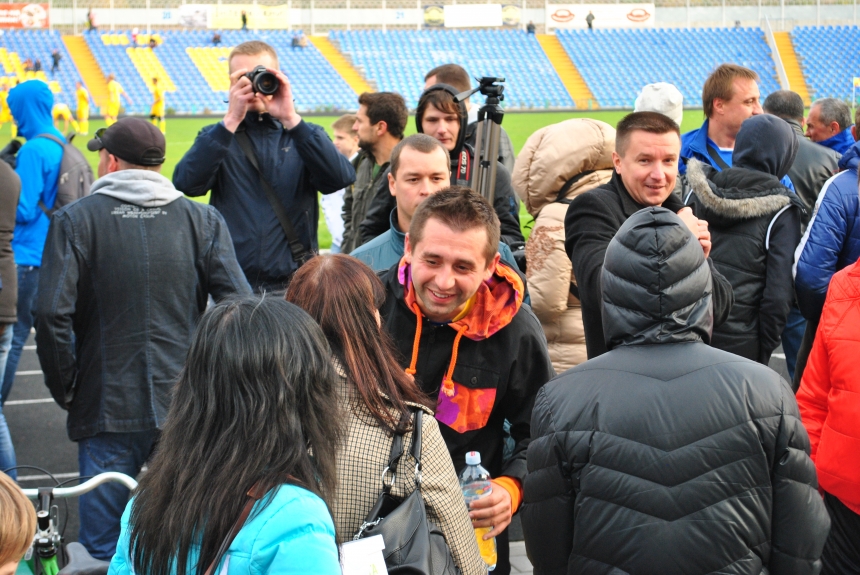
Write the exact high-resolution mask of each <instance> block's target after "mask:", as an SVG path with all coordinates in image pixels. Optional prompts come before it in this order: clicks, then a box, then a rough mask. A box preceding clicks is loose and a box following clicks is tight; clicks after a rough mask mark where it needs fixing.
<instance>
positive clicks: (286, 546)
mask: <svg viewBox="0 0 860 575" xmlns="http://www.w3.org/2000/svg"><path fill="white" fill-rule="evenodd" d="M266 501H268V505H266V506H265V507H263V508H262V509H261V507H262V504H263V503H264V502H266ZM133 502H134V499H132V500H131V501H129V502H128V504H127V505H126V507H125V513H123V515H122V532H121V533H120V536H119V543H118V544H117V548H116V555H114V557H113V560H112V561H111V563H110V570H109V571H108V574H109V575H133V574H134V571H133V570H132V565H131V564H130V561H131V559H130V557H129V529H128V520H129V516H130V514H131V506H132V503H133ZM198 553H199V549H197V548H195V549H192V551H191V553H190V554H189V557H188V570H187V571H186V573H195V572H196V569H195V567H196V563H197V554H198ZM225 566H226V567H227V570H226V575H240V574H241V575H262V574H272V575H274V574H281V573H283V574H288V573H295V574H296V575H300V574H301V575H305V574H307V575H340V573H341V571H340V562H339V560H338V554H337V544H336V543H335V536H334V523H332V520H331V514H330V513H329V510H328V508H327V507H326V505H325V503H324V502H323V500H322V499H320V498H319V497H317V496H316V495H314V494H313V493H311V492H310V491H307V490H306V489H302V488H301V487H296V486H294V485H281V486H280V487H279V488H278V490H277V491H276V492H275V494H274V496H271V497H269V496H267V497H264V498H263V499H262V500H260V501H258V502H257V503H256V505H254V509H253V510H252V511H251V515H250V516H249V518H248V520H247V521H246V522H245V525H244V526H243V527H242V529H241V530H240V531H239V533H238V534H237V535H236V538H235V539H234V540H233V543H232V544H231V545H230V547H229V548H228V549H227V553H225V558H224V559H223V560H222V562H221V564H220V565H219V566H218V568H217V569H215V570H214V573H216V574H218V575H221V573H222V569H223V568H224V567H225ZM207 567H208V566H207Z"/></svg>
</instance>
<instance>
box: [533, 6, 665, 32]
mask: <svg viewBox="0 0 860 575" xmlns="http://www.w3.org/2000/svg"><path fill="white" fill-rule="evenodd" d="M589 12H590V13H591V14H592V15H593V16H594V19H593V20H592V24H593V26H594V28H601V29H602V28H653V27H654V4H547V5H546V27H547V29H551V28H556V29H576V28H579V29H582V28H588V23H587V22H586V20H585V19H586V17H587V16H588V14H589Z"/></svg>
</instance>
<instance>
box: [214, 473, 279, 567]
mask: <svg viewBox="0 0 860 575" xmlns="http://www.w3.org/2000/svg"><path fill="white" fill-rule="evenodd" d="M268 491H269V490H268V489H265V490H264V489H263V488H262V486H261V485H260V482H259V481H258V482H257V483H255V484H254V485H253V486H252V487H251V489H249V490H248V501H246V502H245V506H244V507H243V508H242V513H241V514H239V518H238V519H236V523H234V524H233V527H232V528H230V531H229V532H228V533H227V536H226V537H225V538H224V541H222V542H221V547H219V548H218V553H216V554H215V559H214V560H213V561H212V564H211V565H209V568H208V569H207V570H206V573H205V575H213V574H214V572H215V569H216V568H217V567H218V564H219V563H220V562H221V559H222V558H223V557H224V553H226V552H227V549H229V548H230V544H231V543H233V540H234V539H235V538H236V535H238V534H239V531H240V530H241V529H242V526H243V525H245V521H247V520H248V516H249V515H250V514H251V509H253V508H254V504H255V503H257V501H259V500H260V499H262V498H263V496H264V495H265V494H266V493H267V492H268Z"/></svg>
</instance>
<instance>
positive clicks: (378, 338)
mask: <svg viewBox="0 0 860 575" xmlns="http://www.w3.org/2000/svg"><path fill="white" fill-rule="evenodd" d="M286 298H287V301H289V302H291V303H294V304H296V305H297V306H299V307H301V308H302V309H304V310H305V311H306V312H308V314H310V316H311V317H312V318H314V319H315V320H317V322H318V323H319V324H320V327H322V330H323V333H324V334H325V336H326V339H328V342H329V344H330V345H331V348H332V353H334V355H335V357H337V358H338V359H339V360H340V362H341V363H342V364H343V367H344V370H345V371H346V375H347V378H348V379H349V381H350V382H352V383H353V384H354V385H355V389H356V390H357V391H358V395H359V397H360V398H361V400H362V401H363V402H364V405H366V406H367V409H368V410H370V413H371V414H372V415H373V417H374V418H375V419H376V420H377V421H378V422H379V424H380V425H381V426H382V427H384V428H386V429H388V430H389V431H392V432H393V431H397V432H401V431H403V426H404V425H405V424H406V422H408V421H409V417H410V410H409V408H408V406H407V405H406V402H407V401H411V402H413V403H419V404H421V405H426V406H428V407H431V408H432V407H433V404H432V403H431V402H430V400H429V399H428V398H427V396H426V395H424V394H423V393H422V392H421V390H420V389H418V386H417V385H416V384H415V381H414V380H413V379H412V378H411V377H410V376H409V375H407V374H406V372H405V371H404V370H403V368H402V367H401V366H400V364H399V363H398V362H397V358H396V352H395V349H394V345H393V344H392V342H391V339H390V337H389V336H388V334H387V333H386V332H385V330H383V329H382V328H381V327H380V322H379V316H378V309H379V308H380V307H381V306H382V304H383V303H384V302H385V288H384V287H383V286H382V282H381V281H379V278H378V277H376V274H374V273H373V270H371V269H370V268H369V267H368V266H367V265H365V264H364V263H363V262H361V261H359V260H357V259H355V258H353V257H350V256H347V255H343V254H335V255H324V256H319V257H315V258H313V259H312V260H310V261H309V262H308V263H306V264H305V265H303V266H302V267H301V268H299V271H298V272H296V274H295V276H293V279H292V281H291V282H290V287H289V289H288V290H287V295H286ZM380 392H382V393H384V394H385V395H386V396H388V401H386V400H385V398H384V397H383V396H382V395H381V394H380ZM391 406H393V407H394V409H395V411H396V412H397V415H393V414H392V413H391V410H390V407H391Z"/></svg>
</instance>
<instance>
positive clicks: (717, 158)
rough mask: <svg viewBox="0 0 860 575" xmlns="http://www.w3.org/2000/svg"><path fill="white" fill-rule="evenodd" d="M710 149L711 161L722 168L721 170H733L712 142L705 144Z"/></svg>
mask: <svg viewBox="0 0 860 575" xmlns="http://www.w3.org/2000/svg"><path fill="white" fill-rule="evenodd" d="M705 145H706V146H707V148H708V155H709V156H711V159H712V160H713V161H714V162H716V164H717V165H718V166H719V167H720V169H721V170H728V169H729V168H731V166H730V165H728V164H727V163H726V161H725V160H724V159H723V157H722V156H721V155H720V153H719V152H718V151H717V150H716V148H714V147H713V146H712V145H711V143H710V142H708V143H707V144H705Z"/></svg>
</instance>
